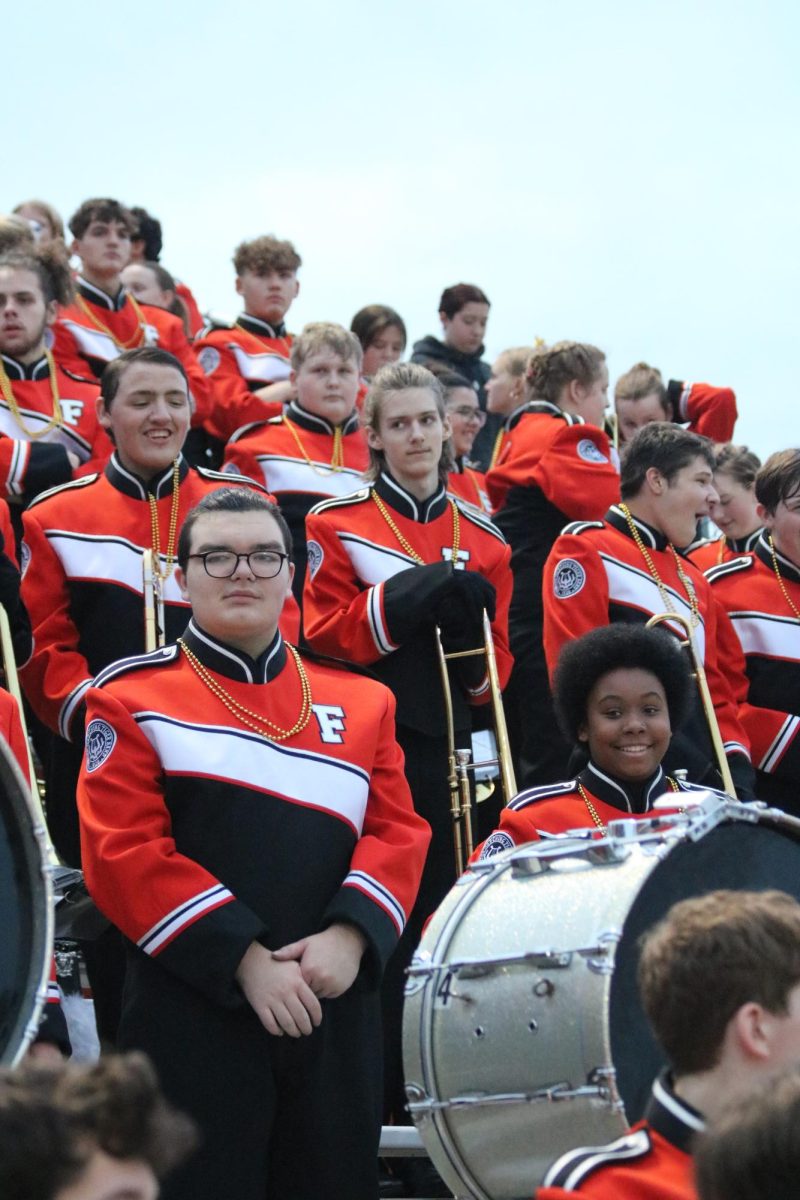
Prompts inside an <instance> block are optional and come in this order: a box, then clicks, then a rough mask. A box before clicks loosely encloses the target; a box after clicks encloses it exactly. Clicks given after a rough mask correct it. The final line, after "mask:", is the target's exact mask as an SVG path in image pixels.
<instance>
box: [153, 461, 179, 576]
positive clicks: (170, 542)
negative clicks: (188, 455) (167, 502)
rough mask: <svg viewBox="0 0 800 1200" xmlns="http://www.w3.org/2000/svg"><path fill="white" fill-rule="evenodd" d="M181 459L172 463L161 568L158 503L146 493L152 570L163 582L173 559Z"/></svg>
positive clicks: (170, 568) (170, 571)
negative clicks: (163, 564)
mask: <svg viewBox="0 0 800 1200" xmlns="http://www.w3.org/2000/svg"><path fill="white" fill-rule="evenodd" d="M180 482H181V460H180V456H178V458H176V459H175V462H174V463H173V464H172V507H171V508H170V513H169V533H168V534H167V553H166V555H165V558H166V560H167V561H166V564H165V567H164V570H163V571H162V570H161V536H160V533H159V529H158V504H157V502H156V498H155V496H154V495H153V494H152V493H151V492H148V493H147V500H148V503H149V505H150V529H151V533H152V542H153V570H154V571H155V573H156V575H157V576H158V578H159V579H160V580H161V582H162V583H163V582H164V580H165V579H169V577H170V575H171V574H172V564H173V563H174V561H175V536H176V534H177V532H178V506H179V505H180Z"/></svg>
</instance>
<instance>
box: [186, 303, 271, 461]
mask: <svg viewBox="0 0 800 1200" xmlns="http://www.w3.org/2000/svg"><path fill="white" fill-rule="evenodd" d="M291 349H292V335H291V334H290V333H287V332H286V326H285V325H284V324H283V322H281V323H280V324H279V325H270V324H269V323H268V322H267V321H262V320H261V319H260V318H259V317H251V316H249V314H248V313H242V315H241V316H240V317H238V318H237V319H236V323H235V324H234V325H233V326H231V327H227V326H226V327H224V328H220V327H218V326H209V327H208V328H206V329H204V330H203V332H202V333H201V334H200V336H199V338H198V339H197V341H196V342H195V350H196V352H197V358H198V361H199V363H200V366H201V367H202V368H203V371H204V372H205V374H206V378H207V379H208V381H209V385H210V387H211V390H212V393H213V397H214V405H213V410H212V413H211V418H210V420H209V421H208V422H207V428H208V431H209V433H211V434H212V435H213V437H215V438H219V440H220V441H222V442H227V441H229V440H230V439H231V438H232V437H233V435H234V433H236V430H237V429H241V427H242V426H243V425H250V424H252V423H253V422H254V421H264V420H267V419H268V418H269V417H276V416H280V414H281V410H282V409H283V405H282V404H281V403H280V401H276V402H273V403H270V402H269V401H267V400H261V399H259V397H258V396H254V395H253V392H257V391H258V390H259V389H260V388H263V387H267V386H268V385H269V384H271V383H281V382H282V381H283V380H285V379H288V378H289V375H290V373H291V370H292V364H291V361H290V354H291Z"/></svg>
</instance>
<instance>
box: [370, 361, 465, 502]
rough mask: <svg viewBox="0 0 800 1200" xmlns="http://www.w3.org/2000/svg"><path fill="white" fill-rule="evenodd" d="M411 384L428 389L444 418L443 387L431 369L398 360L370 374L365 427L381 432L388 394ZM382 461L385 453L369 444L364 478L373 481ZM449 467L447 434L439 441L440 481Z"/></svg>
mask: <svg viewBox="0 0 800 1200" xmlns="http://www.w3.org/2000/svg"><path fill="white" fill-rule="evenodd" d="M411 388H423V389H424V390H425V391H428V392H430V393H431V395H432V396H433V398H434V401H435V403H436V411H437V412H438V414H439V417H440V419H441V420H442V421H444V419H445V401H444V388H443V387H442V385H441V383H440V382H439V380H438V379H437V378H436V376H435V375H434V374H433V372H432V371H429V370H428V369H427V367H423V366H422V365H421V364H420V363H410V362H407V363H403V362H397V363H387V364H386V366H384V367H381V369H380V370H379V371H376V373H375V374H374V375H373V377H372V382H371V383H370V385H369V391H368V392H367V397H366V400H365V401H364V408H363V410H362V413H361V420H362V422H363V425H364V427H365V428H366V429H371V430H372V431H373V433H377V434H380V423H381V414H382V411H383V404H384V401H385V400H387V399H388V397H389V396H394V395H396V394H397V393H398V392H406V391H409V390H410V389H411ZM385 465H386V457H385V455H384V453H383V451H382V450H376V449H375V447H374V446H370V448H369V467H368V468H367V471H366V472H365V474H366V477H367V479H368V480H370V481H371V482H373V483H374V481H375V480H376V479H377V478H378V476H379V475H380V473H381V471H382V470H383V468H384V466H385ZM452 467H453V452H452V449H451V446H450V439H449V438H448V439H446V440H445V441H444V442H443V443H442V455H441V458H440V459H439V479H440V480H441V482H442V483H446V482H447V475H448V472H449V471H451V470H452Z"/></svg>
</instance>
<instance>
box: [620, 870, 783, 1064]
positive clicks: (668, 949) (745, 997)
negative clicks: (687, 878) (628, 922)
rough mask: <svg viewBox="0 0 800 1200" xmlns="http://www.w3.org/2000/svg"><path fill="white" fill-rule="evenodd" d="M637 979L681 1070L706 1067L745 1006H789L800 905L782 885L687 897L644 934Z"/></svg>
mask: <svg viewBox="0 0 800 1200" xmlns="http://www.w3.org/2000/svg"><path fill="white" fill-rule="evenodd" d="M638 980H639V991H640V993H641V997H642V1005H643V1007H644V1010H645V1013H646V1014H647V1018H648V1020H649V1021H650V1024H651V1025H652V1027H653V1032H654V1033H655V1036H656V1038H657V1039H658V1041H659V1042H660V1044H661V1046H662V1047H663V1049H664V1052H665V1053H666V1055H667V1058H668V1059H669V1061H670V1063H671V1065H672V1067H673V1070H674V1071H675V1074H676V1075H678V1076H680V1075H687V1074H693V1073H694V1072H696V1071H707V1070H709V1069H710V1068H711V1067H713V1066H714V1065H715V1064H716V1063H717V1062H718V1060H719V1054H720V1051H721V1049H722V1043H723V1039H724V1037H725V1030H726V1028H727V1025H728V1022H729V1021H730V1020H731V1018H732V1017H733V1016H734V1014H735V1013H736V1012H737V1011H738V1009H740V1008H741V1007H742V1005H743V1004H747V1003H750V1002H754V1003H756V1004H761V1005H763V1007H764V1008H766V1009H767V1010H768V1011H769V1012H772V1013H785V1012H786V1007H787V1002H788V998H789V993H790V991H791V990H792V988H793V987H795V986H796V985H797V984H798V983H800V904H798V903H797V901H796V900H795V899H794V897H792V896H789V895H788V894H787V893H786V892H779V891H765V892H738V891H716V892H710V893H709V894H708V895H706V896H699V897H695V898H693V899H691V900H681V901H680V902H679V903H678V904H675V905H673V907H672V908H671V909H670V910H669V912H668V913H667V915H666V917H664V918H663V920H661V921H659V923H658V924H657V925H655V926H654V927H653V928H652V929H651V930H649V931H648V932H647V933H646V934H645V935H644V937H643V939H642V952H641V959H640V961H639V971H638Z"/></svg>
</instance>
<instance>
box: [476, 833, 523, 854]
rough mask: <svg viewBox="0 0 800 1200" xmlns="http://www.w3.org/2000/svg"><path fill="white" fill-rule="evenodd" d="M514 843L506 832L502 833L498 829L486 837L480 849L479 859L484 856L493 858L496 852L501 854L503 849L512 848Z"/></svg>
mask: <svg viewBox="0 0 800 1200" xmlns="http://www.w3.org/2000/svg"><path fill="white" fill-rule="evenodd" d="M515 845H516V843H515V842H514V840H513V839H512V838H510V837H509V836H508V834H507V833H503V832H502V831H501V830H500V829H497V830H495V832H494V833H493V834H492V835H491V836H490V837H488V838H487V839H486V841H485V842H484V843H483V849H482V850H481V861H483V859H484V858H494V857H495V855H497V854H502V853H503V852H504V851H505V850H513V848H514V846H515Z"/></svg>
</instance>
